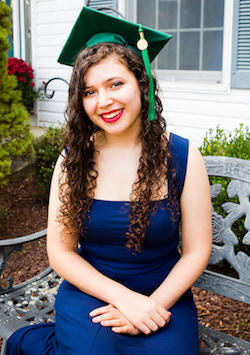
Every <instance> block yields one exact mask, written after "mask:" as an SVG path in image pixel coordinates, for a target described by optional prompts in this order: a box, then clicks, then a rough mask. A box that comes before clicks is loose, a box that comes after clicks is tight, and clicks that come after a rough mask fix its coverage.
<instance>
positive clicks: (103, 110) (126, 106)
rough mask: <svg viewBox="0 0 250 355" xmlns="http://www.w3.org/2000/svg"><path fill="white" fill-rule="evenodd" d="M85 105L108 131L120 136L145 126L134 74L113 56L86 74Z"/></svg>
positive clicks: (98, 123) (94, 66) (97, 123)
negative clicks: (142, 121)
mask: <svg viewBox="0 0 250 355" xmlns="http://www.w3.org/2000/svg"><path fill="white" fill-rule="evenodd" d="M84 84H85V85H84V86H85V90H84V92H83V107H84V110H85V112H86V114H87V115H88V117H89V118H90V119H91V121H92V122H93V123H94V124H95V125H97V126H98V127H100V128H101V129H102V130H103V132H104V133H106V134H112V135H114V134H115V135H119V134H124V133H125V134H126V133H129V132H131V130H132V131H133V130H134V129H135V130H140V126H141V116H140V115H141V93H140V89H139V87H138V83H137V80H136V78H135V76H134V74H133V73H132V72H131V71H130V70H129V69H128V68H127V67H126V65H124V64H122V63H121V62H120V61H119V60H118V59H117V57H116V56H114V55H111V56H109V57H107V58H105V59H102V60H101V61H100V62H99V63H97V64H95V65H93V66H91V67H90V68H89V69H88V70H87V72H86V74H85V82H84Z"/></svg>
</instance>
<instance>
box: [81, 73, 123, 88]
mask: <svg viewBox="0 0 250 355" xmlns="http://www.w3.org/2000/svg"><path fill="white" fill-rule="evenodd" d="M115 79H119V80H124V79H122V78H120V77H119V76H114V77H112V78H108V79H106V80H104V81H103V82H104V83H106V82H110V81H113V80H115ZM94 86H95V85H89V86H84V90H86V89H89V88H92V87H94Z"/></svg>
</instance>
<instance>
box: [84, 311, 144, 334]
mask: <svg viewBox="0 0 250 355" xmlns="http://www.w3.org/2000/svg"><path fill="white" fill-rule="evenodd" d="M89 315H90V316H91V317H93V319H92V322H93V323H101V325H102V326H103V327H111V329H112V331H113V332H115V333H125V334H130V335H137V334H140V331H139V329H137V328H136V327H135V326H134V325H133V324H132V323H131V322H130V321H129V320H128V319H127V318H126V317H124V315H123V314H122V313H121V312H120V311H119V310H118V309H117V308H115V307H114V306H112V305H111V304H109V305H108V306H104V307H100V308H96V309H94V310H93V311H92V312H90V314H89Z"/></svg>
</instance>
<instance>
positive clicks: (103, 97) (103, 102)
mask: <svg viewBox="0 0 250 355" xmlns="http://www.w3.org/2000/svg"><path fill="white" fill-rule="evenodd" d="M112 103H113V100H112V98H111V96H110V95H109V93H108V92H107V91H100V92H99V95H98V106H99V108H103V107H106V106H109V105H111V104H112Z"/></svg>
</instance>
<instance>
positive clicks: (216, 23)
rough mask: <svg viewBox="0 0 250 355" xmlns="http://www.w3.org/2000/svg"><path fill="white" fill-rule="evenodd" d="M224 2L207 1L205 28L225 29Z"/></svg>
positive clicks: (221, 0) (219, 0)
mask: <svg viewBox="0 0 250 355" xmlns="http://www.w3.org/2000/svg"><path fill="white" fill-rule="evenodd" d="M223 20H224V0H205V3H204V27H223Z"/></svg>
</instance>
